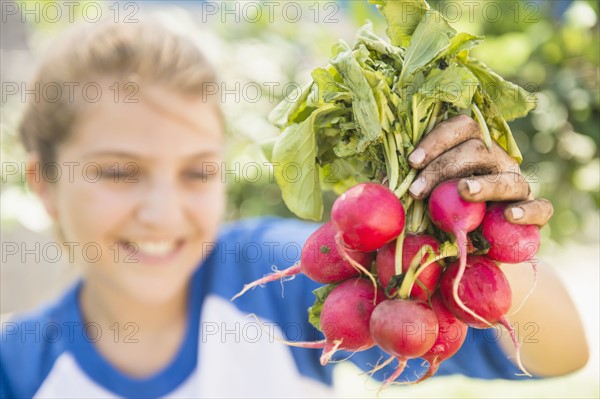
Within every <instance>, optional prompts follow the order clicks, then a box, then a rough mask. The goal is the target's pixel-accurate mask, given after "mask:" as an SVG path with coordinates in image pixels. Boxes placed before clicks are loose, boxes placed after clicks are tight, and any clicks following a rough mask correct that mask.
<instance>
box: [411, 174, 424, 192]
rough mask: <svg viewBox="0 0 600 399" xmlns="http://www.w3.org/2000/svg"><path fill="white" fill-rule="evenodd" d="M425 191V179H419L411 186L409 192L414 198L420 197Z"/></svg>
mask: <svg viewBox="0 0 600 399" xmlns="http://www.w3.org/2000/svg"><path fill="white" fill-rule="evenodd" d="M423 190H425V179H423V178H419V179H417V180H415V181H414V182H413V184H411V185H410V188H409V189H408V191H410V193H411V194H412V195H414V196H419V195H421V193H422V192H423Z"/></svg>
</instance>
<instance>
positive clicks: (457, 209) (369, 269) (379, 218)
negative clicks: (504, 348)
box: [234, 180, 540, 386]
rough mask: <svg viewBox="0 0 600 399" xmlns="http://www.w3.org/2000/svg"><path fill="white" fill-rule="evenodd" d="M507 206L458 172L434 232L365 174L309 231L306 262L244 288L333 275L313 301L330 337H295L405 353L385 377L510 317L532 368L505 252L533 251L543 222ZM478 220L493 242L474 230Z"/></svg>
mask: <svg viewBox="0 0 600 399" xmlns="http://www.w3.org/2000/svg"><path fill="white" fill-rule="evenodd" d="M503 209H504V208H503V206H502V204H500V203H494V204H492V203H490V204H485V203H475V202H467V201H465V200H463V199H462V198H461V197H460V195H459V193H458V189H457V180H449V181H446V182H443V183H441V184H440V185H438V186H437V187H436V188H435V189H434V191H433V192H432V194H431V196H430V197H429V199H428V207H427V210H428V215H429V218H430V220H431V222H432V223H433V225H434V226H435V227H434V226H429V228H428V231H427V232H428V233H430V234H425V232H418V233H415V232H413V231H411V230H410V229H409V228H408V226H406V225H405V218H406V215H405V206H404V205H403V203H402V201H401V200H400V199H399V198H398V197H397V196H396V195H395V194H394V193H393V192H392V191H391V190H390V189H389V188H388V187H386V186H384V185H380V184H377V183H361V184H358V185H356V186H354V187H352V188H350V189H349V190H348V191H346V192H345V193H344V194H342V195H341V196H340V197H339V198H338V199H337V200H336V202H335V203H334V205H333V208H332V212H331V221H330V222H327V223H325V224H323V225H322V226H321V227H320V228H319V229H317V230H316V231H315V232H314V233H313V234H312V235H311V236H310V237H309V238H308V240H307V241H306V243H305V245H304V247H303V250H302V254H301V259H300V261H299V262H298V263H297V264H295V265H294V266H292V267H290V268H289V269H287V270H283V271H280V272H276V273H273V274H270V275H267V276H265V277H264V278H261V279H259V280H257V281H255V282H253V283H250V284H248V285H246V286H245V287H244V289H243V290H242V291H241V292H240V293H239V294H238V295H236V297H237V296H239V295H241V294H243V293H245V292H246V291H247V290H249V289H251V288H254V287H256V286H258V285H262V284H265V283H268V282H270V281H275V280H279V279H282V278H284V277H287V276H291V275H295V274H298V273H303V274H305V275H306V276H308V277H309V278H311V279H313V280H314V281H316V282H319V283H322V284H327V285H326V286H324V287H322V288H321V289H319V290H317V291H321V292H320V293H319V294H320V295H318V299H317V302H316V303H315V306H313V307H312V308H310V309H309V315H310V318H311V322H312V323H313V324H314V325H315V326H316V327H318V328H319V329H320V330H321V331H322V332H323V334H324V336H325V339H324V340H322V341H317V342H300V343H299V342H295V343H289V344H290V345H294V346H301V347H306V348H321V349H323V353H322V356H321V363H322V364H323V365H324V364H326V363H327V362H329V361H330V359H331V357H332V355H333V354H334V353H335V352H336V351H337V350H345V351H351V352H357V351H362V350H365V349H369V348H371V347H373V346H375V345H378V346H379V347H380V348H381V349H382V350H383V351H385V352H387V353H388V354H389V355H390V358H389V359H388V361H386V362H385V363H384V364H382V365H380V366H378V367H377V369H379V368H382V367H383V366H385V365H387V364H389V363H391V362H392V361H393V360H394V359H396V360H397V361H398V366H397V367H396V369H395V372H394V373H392V375H390V376H389V377H388V378H387V379H386V380H385V382H384V385H383V386H386V385H387V384H390V383H392V382H393V381H395V380H397V379H398V377H399V376H400V374H401V373H402V371H403V369H404V366H405V364H406V361H407V360H408V359H413V358H419V357H420V358H423V359H425V360H426V361H427V362H428V363H429V368H428V370H427V372H426V373H425V374H424V375H422V376H421V377H420V378H419V380H418V382H420V381H423V380H425V379H427V378H429V377H430V376H432V375H433V374H435V372H436V371H437V369H438V367H439V365H440V363H441V362H442V361H444V360H446V359H448V358H450V357H451V356H453V355H454V354H455V353H456V352H457V351H458V350H459V349H460V347H461V346H462V344H463V342H464V340H465V338H466V335H467V329H468V327H473V328H490V327H493V326H496V325H502V326H504V327H505V328H506V329H507V330H508V331H509V333H510V335H511V337H512V339H513V342H514V344H515V348H516V352H517V356H516V358H517V363H518V364H519V366H520V368H521V369H522V370H523V372H524V373H525V374H528V373H527V372H526V371H525V369H524V368H523V366H522V365H521V363H520V359H519V344H518V342H517V340H516V338H515V334H514V331H513V329H512V327H511V326H510V324H509V322H508V320H507V318H506V313H507V311H508V310H509V308H510V307H511V288H510V285H509V283H508V281H507V279H506V277H505V276H504V274H503V273H502V270H501V269H500V268H499V267H498V265H497V264H496V262H503V263H520V262H524V261H528V260H531V259H532V257H533V256H534V255H535V253H536V252H537V249H538V247H539V240H540V237H539V230H538V228H537V226H519V225H514V224H511V223H509V222H508V221H507V220H506V219H505V218H504V215H503ZM475 230H477V233H478V234H479V238H478V240H476V241H477V243H478V245H480V242H481V241H485V248H483V249H481V248H476V246H475V245H473V244H472V243H471V242H470V240H469V238H468V234H469V233H471V232H474V231H475ZM444 232H445V233H444ZM482 237H483V239H482ZM441 240H444V241H443V242H442V241H441ZM480 246H481V245H480ZM315 293H316V291H315ZM236 297H234V298H236Z"/></svg>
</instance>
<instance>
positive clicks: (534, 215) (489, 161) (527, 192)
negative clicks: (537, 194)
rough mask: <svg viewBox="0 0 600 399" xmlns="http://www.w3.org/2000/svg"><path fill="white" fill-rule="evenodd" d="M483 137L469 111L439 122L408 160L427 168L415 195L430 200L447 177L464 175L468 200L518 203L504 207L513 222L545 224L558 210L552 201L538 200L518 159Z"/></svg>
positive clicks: (417, 182)
mask: <svg viewBox="0 0 600 399" xmlns="http://www.w3.org/2000/svg"><path fill="white" fill-rule="evenodd" d="M482 137H483V136H482V133H481V130H480V129H479V125H478V124H477V122H475V121H474V120H473V119H471V118H470V117H468V116H466V115H459V116H456V117H454V118H451V119H448V120H447V121H444V122H442V123H440V124H439V125H437V126H436V127H435V128H434V129H433V130H432V131H431V132H429V134H427V135H426V136H425V137H424V138H423V140H421V142H420V143H419V145H418V146H417V147H416V148H415V150H414V151H413V152H412V154H411V155H410V156H409V158H408V161H409V163H410V165H411V166H412V167H413V168H415V169H420V170H421V172H420V173H419V175H418V176H417V178H416V179H415V181H414V182H413V184H412V185H411V186H410V189H409V193H410V195H411V196H412V197H413V198H415V199H424V198H426V197H427V196H429V194H431V191H432V190H433V189H434V188H435V186H437V185H438V184H439V183H441V182H442V181H444V180H448V179H453V178H462V179H461V180H460V181H459V183H458V190H459V193H460V195H461V197H463V198H464V199H465V200H467V201H473V202H481V201H516V202H514V203H512V204H510V206H507V207H506V210H505V211H504V215H505V217H506V219H507V220H508V221H510V222H512V223H516V224H535V225H538V226H543V225H545V224H546V223H547V222H548V220H549V219H550V217H551V216H552V214H553V213H554V209H553V207H552V204H551V203H550V201H548V200H546V199H542V198H540V199H533V196H532V195H531V188H530V187H529V183H527V181H526V180H525V179H524V178H523V175H522V174H521V171H520V169H519V165H518V163H517V162H516V161H515V160H514V159H512V158H511V157H510V156H509V155H508V154H507V153H506V152H505V151H504V150H503V149H502V148H501V147H500V146H499V145H498V144H496V142H493V148H492V149H491V150H488V149H487V147H486V146H485V144H484V142H483V140H482ZM474 175H475V176H474Z"/></svg>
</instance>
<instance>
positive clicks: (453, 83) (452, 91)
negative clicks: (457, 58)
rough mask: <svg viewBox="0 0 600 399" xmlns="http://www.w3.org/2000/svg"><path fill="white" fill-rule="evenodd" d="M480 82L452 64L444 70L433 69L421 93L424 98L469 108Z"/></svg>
mask: <svg viewBox="0 0 600 399" xmlns="http://www.w3.org/2000/svg"><path fill="white" fill-rule="evenodd" d="M478 85H479V80H478V79H477V78H476V77H475V75H473V74H472V73H471V71H469V69H467V68H465V67H464V66H462V65H459V64H452V65H451V66H449V67H448V68H446V69H444V70H440V69H437V68H436V69H433V70H432V71H431V72H430V73H429V75H428V76H427V80H425V83H424V84H423V86H421V89H420V90H419V93H420V94H422V95H423V97H424V98H432V99H434V100H436V101H445V102H447V103H451V104H454V105H456V106H457V107H459V108H469V107H470V106H471V100H472V98H473V94H474V93H475V90H476V88H477V86H478Z"/></svg>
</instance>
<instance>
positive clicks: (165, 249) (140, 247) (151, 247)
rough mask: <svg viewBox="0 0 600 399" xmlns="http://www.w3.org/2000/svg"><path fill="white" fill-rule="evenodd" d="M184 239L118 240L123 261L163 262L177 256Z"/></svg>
mask: <svg viewBox="0 0 600 399" xmlns="http://www.w3.org/2000/svg"><path fill="white" fill-rule="evenodd" d="M184 243H185V240H183V239H179V240H175V241H119V246H120V248H121V249H122V250H123V252H124V253H125V254H126V256H125V258H124V261H125V262H131V263H138V262H142V263H164V262H168V261H171V260H173V259H175V258H176V257H177V255H178V254H179V253H180V252H181V249H182V247H183V245H184Z"/></svg>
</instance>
